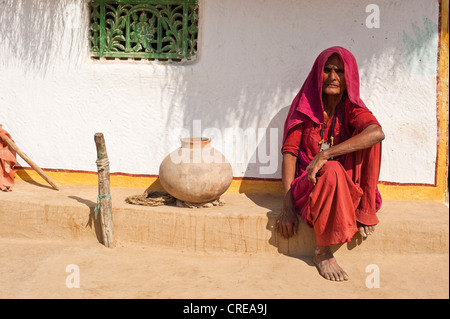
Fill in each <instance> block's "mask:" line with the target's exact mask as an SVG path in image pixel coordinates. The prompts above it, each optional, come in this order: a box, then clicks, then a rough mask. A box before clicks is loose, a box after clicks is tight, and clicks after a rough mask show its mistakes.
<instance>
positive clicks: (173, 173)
mask: <svg viewBox="0 0 450 319" xmlns="http://www.w3.org/2000/svg"><path fill="white" fill-rule="evenodd" d="M210 143H211V139H210V138H206V137H187V138H182V139H181V147H180V148H179V149H177V150H175V151H173V152H172V153H170V154H169V155H167V156H166V158H165V159H164V160H163V161H162V163H161V165H160V167H159V179H160V182H161V185H162V186H163V187H164V189H165V190H166V191H167V192H168V193H169V194H170V195H172V196H173V197H175V198H177V199H179V200H182V201H186V202H192V203H202V202H208V201H211V200H215V199H217V198H219V197H220V195H222V194H223V193H224V192H225V191H226V190H227V189H228V187H230V184H231V181H232V179H233V170H232V168H231V165H230V163H229V162H228V161H227V159H226V158H225V156H224V155H223V154H222V153H220V152H219V151H217V150H216V149H215V148H214V147H212V146H211V144H210Z"/></svg>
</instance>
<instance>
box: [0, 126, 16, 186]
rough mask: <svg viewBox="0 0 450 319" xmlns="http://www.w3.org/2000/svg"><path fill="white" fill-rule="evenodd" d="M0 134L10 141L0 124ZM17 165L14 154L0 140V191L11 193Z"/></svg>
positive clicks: (8, 135)
mask: <svg viewBox="0 0 450 319" xmlns="http://www.w3.org/2000/svg"><path fill="white" fill-rule="evenodd" d="M0 133H1V134H4V135H6V136H7V137H9V138H10V139H11V135H10V134H9V133H8V132H7V131H5V130H4V129H3V128H2V126H1V124H0ZM11 140H12V139H11ZM16 165H17V160H16V152H15V151H14V150H12V149H11V147H10V146H9V145H8V144H7V143H6V142H5V141H3V140H2V139H1V138H0V190H2V191H11V190H12V187H13V186H14V175H15V173H16V169H15V166H16Z"/></svg>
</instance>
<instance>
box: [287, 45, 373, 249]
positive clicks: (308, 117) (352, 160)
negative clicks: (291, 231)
mask: <svg viewBox="0 0 450 319" xmlns="http://www.w3.org/2000/svg"><path fill="white" fill-rule="evenodd" d="M333 53H338V54H339V55H340V56H341V57H342V60H343V61H344V69H345V78H346V83H347V92H346V99H345V102H344V103H343V104H342V105H340V108H339V106H338V108H337V109H336V112H335V115H333V117H332V118H331V119H330V120H329V121H328V122H327V123H324V120H323V106H322V94H321V92H322V72H323V67H324V64H325V62H326V61H327V60H328V58H329V57H330V56H331V55H332V54H333ZM319 92H320V94H319ZM334 117H336V120H335V122H336V123H335V127H334V136H335V138H334V144H339V143H341V142H343V141H345V140H347V139H349V138H350V137H352V136H354V135H356V134H358V133H360V132H361V131H362V130H364V129H365V128H366V127H367V126H369V125H371V124H378V125H379V123H378V121H377V120H376V118H375V117H374V116H373V114H372V113H371V112H370V111H369V110H368V109H367V107H366V106H365V105H364V103H363V102H362V101H361V99H360V98H359V75H358V70H357V65H356V60H355V58H354V57H353V55H352V54H351V53H350V52H349V51H347V50H346V49H343V48H340V47H334V48H330V49H327V50H325V51H324V52H322V53H321V55H319V57H318V58H317V59H316V62H315V63H314V66H313V69H312V70H311V73H310V75H309V76H308V78H307V80H306V81H305V84H304V85H303V87H302V89H301V90H300V92H299V94H298V95H297V97H296V98H295V99H294V101H293V103H292V106H291V109H290V111H289V114H288V117H287V119H286V123H285V128H284V138H283V148H282V152H283V153H284V152H290V153H292V154H293V155H295V156H297V168H296V175H295V179H294V181H293V182H292V184H291V191H292V196H293V199H294V202H295V207H296V210H297V212H298V213H299V214H300V216H301V217H302V218H303V219H304V220H305V222H306V223H307V224H308V225H309V226H310V227H313V228H314V230H315V233H316V244H317V246H329V245H333V244H340V243H345V242H349V241H351V239H352V237H353V235H354V234H355V233H356V232H357V231H358V229H357V222H360V223H362V224H365V225H375V224H377V223H378V218H377V216H376V212H377V211H378V210H379V209H380V207H381V196H380V193H379V192H378V189H377V183H378V177H379V172H380V164H381V143H378V144H376V145H374V146H372V147H370V148H368V149H365V150H361V151H357V152H353V153H349V154H345V155H342V156H340V157H339V158H335V159H333V160H329V161H328V162H327V163H326V164H325V165H324V166H323V167H322V168H321V169H320V171H319V172H318V173H317V183H316V185H315V186H314V185H313V184H312V183H311V182H310V181H309V180H308V174H307V172H306V167H307V166H308V164H309V162H310V161H311V160H312V159H313V158H314V156H315V155H316V154H317V153H318V152H319V149H320V145H319V142H320V140H321V125H322V124H324V125H323V126H324V131H323V136H324V139H325V141H326V142H328V141H329V138H330V136H331V134H332V132H331V125H330V124H331V123H332V121H333V118H334Z"/></svg>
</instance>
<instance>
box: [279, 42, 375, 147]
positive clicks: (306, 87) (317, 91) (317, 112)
mask: <svg viewBox="0 0 450 319" xmlns="http://www.w3.org/2000/svg"><path fill="white" fill-rule="evenodd" d="M335 53H337V54H339V56H340V57H341V58H342V61H343V62H344V72H345V82H346V85H347V95H348V98H349V100H350V102H352V103H353V104H355V105H358V106H360V107H362V108H365V109H367V107H366V105H365V104H364V102H363V101H362V100H361V99H360V97H359V73H358V65H357V63H356V59H355V57H354V56H353V54H352V53H351V52H350V51H348V50H347V49H344V48H342V47H331V48H328V49H326V50H324V51H323V52H322V53H320V54H319V56H318V57H317V59H316V61H315V62H314V65H313V67H312V69H311V72H310V73H309V75H308V77H307V78H306V81H305V83H303V86H302V88H301V90H300V92H299V93H298V94H297V96H296V97H295V99H294V101H293V102H292V104H291V108H290V109H289V113H288V115H287V118H286V122H285V124H284V135H283V144H284V141H285V140H286V136H287V134H288V132H289V130H290V129H291V128H293V127H294V126H295V125H297V124H299V123H302V122H304V121H307V120H309V119H311V120H312V121H314V122H315V123H317V124H322V123H323V122H324V119H323V104H322V82H323V80H322V79H323V68H324V66H325V63H326V62H327V60H328V58H329V57H330V56H332V55H333V54H335Z"/></svg>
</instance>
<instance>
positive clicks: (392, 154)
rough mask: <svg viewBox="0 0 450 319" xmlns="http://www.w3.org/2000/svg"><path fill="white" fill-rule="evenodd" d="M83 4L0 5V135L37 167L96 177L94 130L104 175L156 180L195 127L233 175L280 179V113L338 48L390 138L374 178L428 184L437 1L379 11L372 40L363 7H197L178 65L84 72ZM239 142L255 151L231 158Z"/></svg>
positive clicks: (400, 0) (6, 1) (93, 65)
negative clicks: (346, 54) (104, 158)
mask: <svg viewBox="0 0 450 319" xmlns="http://www.w3.org/2000/svg"><path fill="white" fill-rule="evenodd" d="M86 3H87V1H85V0H0V123H1V124H3V126H4V128H5V129H7V130H8V131H9V132H10V133H11V134H12V135H13V138H14V139H15V141H16V143H17V144H18V146H19V147H20V148H22V149H23V150H24V151H25V152H26V153H27V154H28V155H29V156H30V157H31V158H32V159H33V160H34V161H35V162H36V163H37V164H38V165H39V166H41V167H43V168H53V169H69V170H83V171H96V165H95V160H96V150H95V143H94V134H95V133H96V132H103V133H104V135H105V139H106V144H107V149H108V154H109V158H110V162H111V171H112V172H123V173H130V174H149V175H154V174H158V169H159V164H160V163H161V161H162V159H163V158H164V157H165V156H166V155H167V154H168V153H169V152H171V151H172V150H173V149H175V148H177V147H179V142H178V138H179V137H180V136H182V135H185V134H186V133H183V131H186V130H189V131H191V132H192V131H195V130H198V125H197V124H200V126H201V128H200V131H203V133H204V134H205V133H206V134H207V135H210V136H213V137H214V140H213V143H214V146H216V147H217V148H218V149H219V150H222V151H223V152H224V153H225V155H226V156H227V157H228V159H229V160H230V161H231V162H232V166H233V173H234V176H235V177H242V176H247V177H264V178H280V177H281V156H280V154H279V150H280V147H281V144H280V141H281V135H282V127H283V123H284V119H285V117H286V114H287V111H288V108H289V106H290V103H291V101H292V99H293V98H294V96H295V95H296V93H297V92H298V90H299V89H300V87H301V85H302V83H303V81H304V79H305V78H306V76H307V74H308V73H309V70H310V68H311V66H312V63H313V62H314V60H315V58H316V56H317V55H318V54H319V53H320V52H321V51H322V50H323V49H325V48H327V47H330V46H333V45H341V46H344V47H346V48H348V49H350V50H351V51H352V52H353V53H354V55H355V56H356V58H357V61H358V63H359V66H360V77H361V85H362V86H361V95H362V98H363V100H364V101H365V102H366V104H367V106H368V107H369V108H370V109H371V110H372V111H373V113H374V114H375V115H376V116H377V118H378V120H379V121H380V123H381V124H382V126H383V128H384V131H385V133H386V140H385V141H384V144H383V159H382V171H381V180H383V181H389V182H398V183H430V184H432V183H434V177H435V162H436V151H437V149H436V143H437V120H436V103H437V101H436V68H437V48H438V33H437V31H438V28H437V25H438V16H439V5H438V1H432V0H397V1H388V0H378V1H376V4H377V5H378V7H379V9H380V27H379V28H372V29H369V28H368V27H367V25H366V18H367V16H369V15H370V12H369V13H367V12H366V6H367V5H369V4H371V1H350V0H342V1H313V0H247V1H242V0H225V1H224V0H202V1H200V35H199V52H198V56H197V59H196V60H195V61H194V62H190V63H187V64H184V65H180V64H173V65H169V64H163V63H157V62H151V63H149V62H144V63H136V62H124V61H120V62H119V61H118V62H114V61H113V62H96V61H92V60H91V59H90V57H89V48H88V41H87V29H88V18H87V7H86ZM408 37H409V38H408ZM194 123H195V124H194ZM208 128H209V129H208ZM271 128H273V129H276V130H270V129H271ZM206 129H208V130H206ZM205 130H206V131H205ZM233 130H234V131H233ZM244 131H245V132H246V133H247V135H246V136H247V138H250V140H251V139H252V136H253V135H252V134H254V136H255V137H256V139H257V141H256V143H250V144H249V145H250V147H247V148H245V149H241V148H239V147H238V146H239V142H241V138H240V136H243V132H244ZM232 132H234V133H232ZM236 132H240V134H238V133H236ZM270 132H272V135H270ZM194 133H195V132H194ZM236 137H238V138H237V141H234V142H233V138H236ZM264 137H267V138H266V141H264V139H263V138H264ZM236 143H237V144H236ZM266 146H267V147H266ZM264 147H266V149H265V148H264ZM270 147H272V148H270ZM236 149H237V152H236ZM258 151H260V152H259V154H258ZM263 151H266V153H267V154H268V157H267V156H266V157H264V155H265V154H266V153H265V152H263ZM243 153H245V154H248V155H249V156H247V155H246V156H244V157H241V155H242V154H243ZM248 157H250V158H248ZM19 161H20V164H22V165H23V166H28V165H27V164H26V163H25V162H24V161H23V160H21V159H19Z"/></svg>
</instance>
